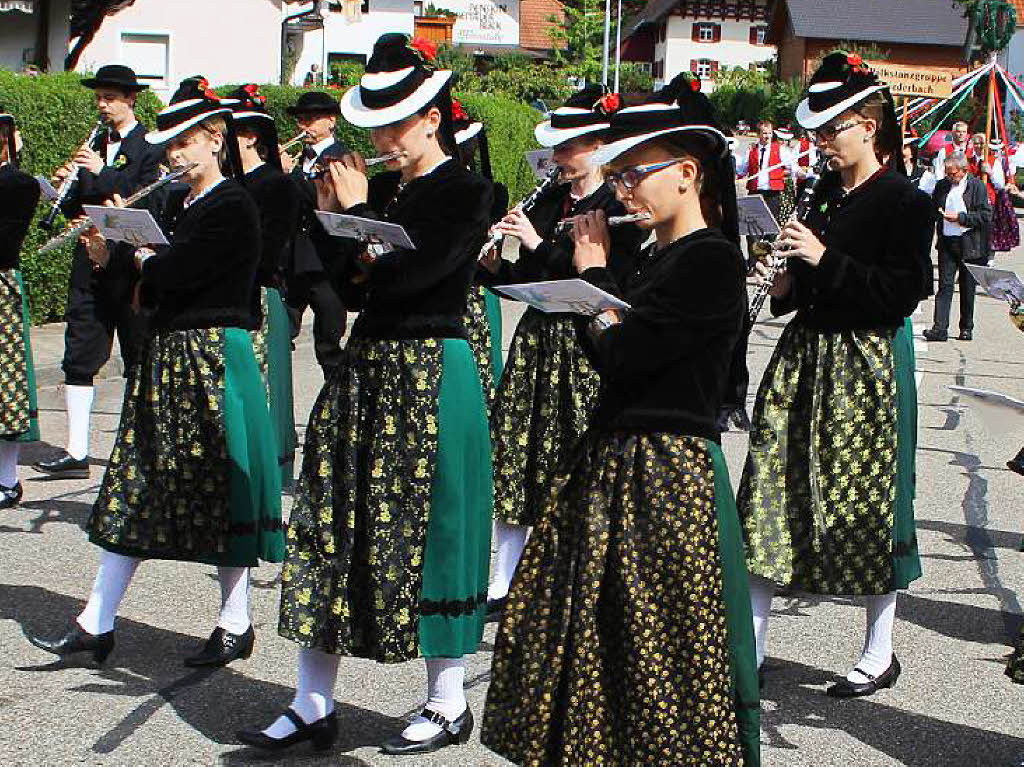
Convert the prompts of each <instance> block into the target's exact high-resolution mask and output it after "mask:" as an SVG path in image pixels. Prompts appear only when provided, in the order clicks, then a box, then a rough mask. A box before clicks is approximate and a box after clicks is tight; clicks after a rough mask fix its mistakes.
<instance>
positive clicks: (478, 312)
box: [466, 285, 502, 412]
mask: <svg viewBox="0 0 1024 767" xmlns="http://www.w3.org/2000/svg"><path fill="white" fill-rule="evenodd" d="M466 334H467V335H468V336H469V348H470V349H472V350H473V358H474V359H475V360H476V365H477V368H478V369H479V370H480V384H481V385H482V386H483V388H484V396H486V397H487V409H488V412H490V408H491V407H492V406H493V404H494V395H495V393H496V392H497V389H498V381H500V380H501V371H502V357H501V299H499V298H498V297H497V296H496V295H494V293H492V292H491V291H490V290H488V289H487V288H485V287H484V286H483V285H474V286H473V287H471V288H470V290H469V298H468V300H467V302H466Z"/></svg>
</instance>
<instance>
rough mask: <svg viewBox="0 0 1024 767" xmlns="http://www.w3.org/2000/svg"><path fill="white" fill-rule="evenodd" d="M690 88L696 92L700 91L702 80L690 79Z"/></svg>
mask: <svg viewBox="0 0 1024 767" xmlns="http://www.w3.org/2000/svg"><path fill="white" fill-rule="evenodd" d="M690 90H691V91H693V92H694V93H700V80H696V79H694V80H690Z"/></svg>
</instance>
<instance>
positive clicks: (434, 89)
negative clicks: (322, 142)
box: [340, 69, 452, 128]
mask: <svg viewBox="0 0 1024 767" xmlns="http://www.w3.org/2000/svg"><path fill="white" fill-rule="evenodd" d="M451 76H452V73H451V71H450V70H448V69H439V70H438V71H436V72H434V73H433V74H431V75H430V77H428V78H427V79H426V80H424V81H423V82H422V83H420V85H419V87H418V88H416V90H414V91H413V92H412V93H410V94H409V95H408V96H406V97H405V98H404V99H402V100H401V101H399V102H398V103H396V104H392V105H391V106H389V107H384V108H383V109H372V108H370V107H368V106H366V105H365V104H363V98H362V94H361V93H360V90H359V86H358V85H356V86H353V87H352V88H349V89H348V90H347V91H345V95H344V96H342V97H341V105H340V106H341V116H342V117H344V118H345V120H346V121H348V122H349V123H351V124H352V125H354V126H356V127H357V128H380V127H381V126H384V125H391V124H392V123H397V122H401V121H402V120H404V119H405V118H407V117H411V116H412V115H414V114H416V113H417V112H419V111H420V110H421V109H423V107H425V106H426V105H427V104H429V103H430V102H431V101H432V100H433V99H434V97H435V96H436V95H437V94H438V93H440V92H441V89H442V88H443V87H444V86H445V85H446V84H447V82H448V81H449V80H450V79H451Z"/></svg>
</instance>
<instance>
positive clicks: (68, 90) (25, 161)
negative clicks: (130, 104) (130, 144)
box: [0, 70, 160, 323]
mask: <svg viewBox="0 0 1024 767" xmlns="http://www.w3.org/2000/svg"><path fill="white" fill-rule="evenodd" d="M81 77H82V76H81V75H79V74H76V73H72V72H68V73H61V74H53V75H40V76H37V77H30V76H25V75H17V74H14V73H13V72H7V71H3V70H0V104H3V106H4V108H5V109H7V110H8V111H9V112H10V113H11V114H13V115H14V116H15V118H16V119H17V121H18V128H19V129H20V131H21V135H22V138H23V139H24V140H25V148H24V150H23V152H22V156H21V158H22V166H21V167H22V170H24V171H26V172H27V173H31V174H32V175H35V174H37V173H41V174H43V175H44V176H47V177H49V176H50V174H52V173H53V171H54V170H56V168H57V167H58V166H60V165H63V164H64V163H65V162H67V161H68V160H69V159H70V158H71V155H72V154H74V151H75V149H77V148H78V147H79V146H80V145H81V144H82V142H83V141H85V139H86V138H87V137H88V136H89V132H90V131H91V130H92V128H93V126H94V125H95V124H96V107H95V101H94V99H93V95H92V91H90V90H89V89H88V88H85V87H83V86H82V85H81V82H80V81H81ZM138 106H139V108H138V114H139V116H140V119H141V120H142V121H143V122H146V123H150V124H152V122H153V118H154V116H155V115H156V113H157V111H158V110H159V108H160V102H159V100H158V99H157V98H156V96H154V95H153V94H152V93H149V92H144V93H142V94H141V96H140V98H139V105H138ZM43 202H44V203H45V200H44V201H43ZM48 209H49V206H48V205H44V204H40V206H39V210H38V211H36V221H38V219H39V218H40V217H41V216H42V215H45V213H46V211H47V210H48ZM63 225H64V222H63V220H61V221H60V222H59V224H58V226H63ZM49 236H50V235H49V234H48V233H47V232H44V231H43V230H42V229H40V228H39V227H38V226H36V223H35V222H33V224H32V228H31V229H30V230H29V234H28V237H26V238H25V244H24V245H23V246H22V251H21V268H22V271H23V272H24V275H25V282H26V284H27V286H28V291H29V301H30V304H31V307H32V320H33V322H37V323H38V322H50V321H53V320H59V319H61V318H62V317H63V315H64V305H65V302H66V299H67V290H68V273H69V271H70V266H71V246H68V247H65V248H62V249H60V250H57V251H51V252H50V253H47V254H45V255H42V256H40V255H39V254H38V252H37V250H38V248H39V246H40V245H42V244H43V242H45V241H46V240H47V239H48V238H49Z"/></svg>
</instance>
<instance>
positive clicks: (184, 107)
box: [146, 88, 245, 182]
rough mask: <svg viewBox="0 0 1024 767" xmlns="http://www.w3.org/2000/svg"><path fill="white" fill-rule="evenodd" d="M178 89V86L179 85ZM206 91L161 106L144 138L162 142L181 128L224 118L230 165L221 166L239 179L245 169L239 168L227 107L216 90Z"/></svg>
mask: <svg viewBox="0 0 1024 767" xmlns="http://www.w3.org/2000/svg"><path fill="white" fill-rule="evenodd" d="M179 90H181V89H180V88H179ZM209 93H210V94H211V95H210V97H208V98H191V99H185V100H184V101H179V102H178V103H176V104H171V105H170V106H168V107H167V108H165V109H163V110H161V111H160V113H159V114H158V115H157V116H156V130H155V131H150V132H149V133H147V134H146V142H147V143H149V144H166V143H167V142H168V141H171V140H172V139H174V138H177V137H178V136H180V135H181V134H182V133H184V132H185V131H187V130H189V129H191V128H194V127H195V126H196V125H199V124H200V123H201V122H203V120H208V119H210V118H211V117H219V118H221V119H222V120H224V124H225V126H226V127H225V131H226V135H225V136H224V141H225V142H226V144H225V147H226V149H227V155H228V160H229V165H230V167H229V168H227V169H225V173H226V175H230V176H232V177H233V178H235V179H236V180H237V181H239V182H241V181H242V180H243V178H244V176H245V173H244V171H243V169H242V159H241V157H240V156H239V154H238V137H237V136H236V135H235V127H234V120H233V119H232V115H231V107H230V106H229V105H228V104H226V103H223V102H221V101H219V100H217V96H216V94H214V93H213V92H212V91H209Z"/></svg>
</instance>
